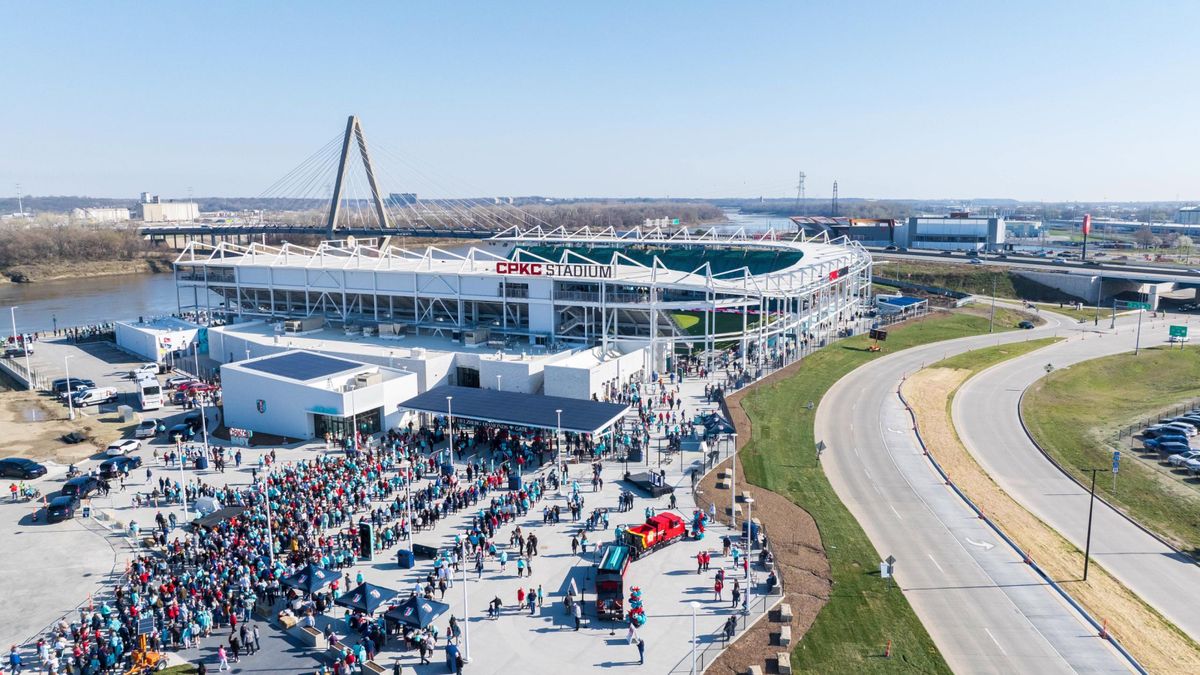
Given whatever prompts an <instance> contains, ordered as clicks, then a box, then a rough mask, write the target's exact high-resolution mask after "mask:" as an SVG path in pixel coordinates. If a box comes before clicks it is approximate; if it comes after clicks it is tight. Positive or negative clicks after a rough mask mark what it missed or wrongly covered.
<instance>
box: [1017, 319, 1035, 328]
mask: <svg viewBox="0 0 1200 675" xmlns="http://www.w3.org/2000/svg"><path fill="white" fill-rule="evenodd" d="M1017 328H1020V329H1021V330H1033V322H1032V321H1022V322H1021V323H1019V324H1017Z"/></svg>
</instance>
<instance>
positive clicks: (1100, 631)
mask: <svg viewBox="0 0 1200 675" xmlns="http://www.w3.org/2000/svg"><path fill="white" fill-rule="evenodd" d="M907 379H908V378H907V377H905V378H904V380H901V386H903V383H904V381H905V380H907ZM896 396H897V397H898V398H899V399H900V403H901V404H903V405H904V409H905V410H906V411H907V412H908V416H909V418H910V419H911V420H912V429H913V434H914V435H915V436H916V438H917V443H918V444H920V446H921V452H922V453H923V454H924V455H925V458H926V459H928V460H929V463H930V464H931V465H933V468H934V469H935V470H936V471H937V473H938V475H939V476H941V477H942V480H943V481H944V482H945V483H946V485H947V486H948V487H949V488H950V489H951V490H953V491H954V494H956V495H958V497H959V499H961V500H962V501H963V503H965V504H966V505H967V506H968V507H970V509H971V510H972V511H974V512H975V515H976V516H978V517H979V519H980V520H982V521H983V522H984V523H985V524H987V526H988V527H989V528H991V530H992V531H993V532H995V533H996V535H997V536H998V537H1000V539H1001V540H1003V541H1004V543H1006V544H1008V546H1009V547H1010V548H1011V549H1012V550H1013V551H1014V552H1015V553H1016V554H1017V555H1019V556H1021V559H1022V560H1024V561H1025V562H1026V563H1027V564H1028V565H1029V567H1030V569H1032V570H1033V571H1034V572H1035V573H1036V574H1037V575H1038V576H1039V577H1041V578H1042V580H1044V581H1045V582H1046V583H1047V584H1048V585H1049V586H1050V587H1051V588H1053V589H1054V590H1055V591H1057V592H1058V594H1059V595H1060V596H1062V598H1063V599H1064V600H1066V601H1067V604H1069V605H1071V607H1073V608H1074V609H1075V611H1077V612H1079V614H1080V616H1082V617H1083V618H1084V619H1085V620H1086V621H1087V622H1088V623H1089V624H1090V625H1091V626H1092V628H1093V629H1095V630H1096V634H1097V635H1098V636H1099V637H1100V638H1101V639H1103V640H1107V641H1108V642H1109V644H1111V645H1112V646H1113V648H1114V649H1116V650H1117V652H1118V653H1120V654H1121V656H1123V657H1124V658H1125V660H1126V661H1128V662H1129V665H1130V666H1132V667H1133V669H1134V670H1136V671H1137V672H1139V673H1143V674H1145V673H1147V672H1148V671H1147V670H1146V669H1145V668H1144V667H1142V664H1141V663H1139V662H1138V660H1137V659H1136V658H1134V656H1133V655H1132V654H1130V653H1129V651H1128V650H1126V649H1125V646H1124V645H1122V644H1121V643H1120V641H1118V640H1117V639H1116V638H1115V637H1113V635H1112V633H1109V632H1108V631H1107V630H1106V629H1105V627H1104V626H1103V625H1101V624H1100V622H1098V621H1096V618H1095V617H1093V616H1092V615H1091V613H1089V612H1088V611H1087V609H1085V608H1084V607H1083V605H1080V604H1079V603H1078V602H1077V601H1076V600H1075V598H1073V597H1071V594H1070V593H1067V591H1066V590H1064V589H1063V587H1062V586H1060V585H1059V584H1058V582H1057V581H1055V580H1054V579H1052V578H1050V575H1049V574H1047V573H1046V571H1045V570H1043V569H1042V567H1041V566H1040V565H1038V564H1037V562H1036V561H1035V560H1034V559H1033V558H1032V557H1031V556H1030V555H1029V553H1027V552H1026V551H1025V549H1023V548H1021V547H1020V546H1019V545H1017V542H1015V541H1013V540H1012V539H1010V538H1009V536H1008V535H1007V534H1005V533H1004V530H1002V529H1000V526H998V525H997V524H996V523H995V522H994V521H992V519H991V518H989V517H987V515H985V514H984V513H983V511H982V510H981V509H980V508H979V507H978V506H977V505H976V504H975V502H973V501H971V498H970V497H968V496H967V494H966V493H965V492H963V491H962V489H960V488H959V487H958V486H957V485H955V484H954V481H952V480H950V476H949V475H948V474H947V473H946V471H945V469H943V468H942V465H941V464H939V463H938V461H937V460H936V459H934V457H933V454H932V453H930V452H929V448H928V447H926V445H925V439H924V438H922V437H921V431H920V429H918V428H917V415H916V413H915V412H913V409H912V406H910V405H909V404H908V400H907V399H905V398H904V394H903V392H901V391H900V387H896Z"/></svg>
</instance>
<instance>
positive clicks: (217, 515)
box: [192, 506, 246, 528]
mask: <svg viewBox="0 0 1200 675" xmlns="http://www.w3.org/2000/svg"><path fill="white" fill-rule="evenodd" d="M245 511H246V507H244V506H226V507H225V508H222V509H217V510H216V511H213V512H212V513H210V514H208V515H207V516H202V517H200V518H196V519H194V520H193V521H192V525H193V526H195V527H198V528H199V527H212V526H214V525H220V524H221V523H223V522H225V521H226V520H229V519H230V518H236V517H238V516H240V515H242V514H243V513H245Z"/></svg>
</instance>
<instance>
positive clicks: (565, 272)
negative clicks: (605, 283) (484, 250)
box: [496, 262, 613, 279]
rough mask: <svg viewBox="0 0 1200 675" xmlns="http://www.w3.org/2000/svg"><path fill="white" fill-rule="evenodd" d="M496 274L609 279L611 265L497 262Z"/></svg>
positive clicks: (610, 276) (611, 271)
mask: <svg viewBox="0 0 1200 675" xmlns="http://www.w3.org/2000/svg"><path fill="white" fill-rule="evenodd" d="M496 274H510V275H514V276H522V277H567V278H572V279H611V278H613V266H612V265H592V264H577V263H540V262H498V263H496Z"/></svg>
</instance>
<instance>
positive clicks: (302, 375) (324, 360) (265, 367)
mask: <svg viewBox="0 0 1200 675" xmlns="http://www.w3.org/2000/svg"><path fill="white" fill-rule="evenodd" d="M358 365H359V364H357V363H354V362H353V361H344V360H342V359H335V358H333V357H330V356H322V355H321V354H314V353H312V352H290V353H288V354H280V355H279V356H273V357H271V358H269V359H262V360H260V361H252V362H250V363H246V364H243V365H242V367H243V368H248V369H250V370H257V371H259V372H261V373H268V374H270V375H278V376H280V377H286V378H288V379H290V380H296V381H298V382H307V381H309V380H315V379H317V378H318V377H328V376H330V375H333V374H334V373H341V372H345V371H347V370H350V369H352V368H357V367H358Z"/></svg>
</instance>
